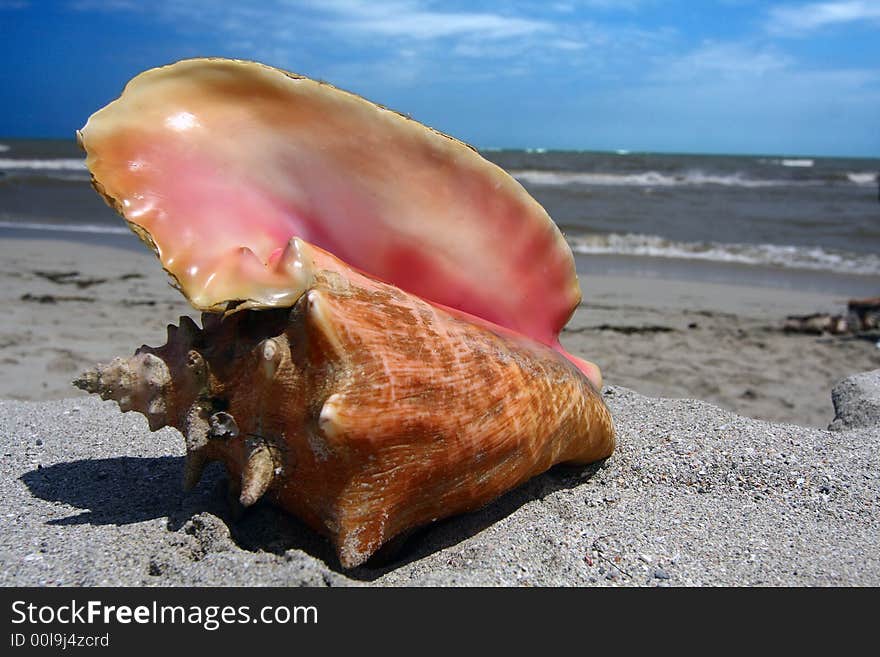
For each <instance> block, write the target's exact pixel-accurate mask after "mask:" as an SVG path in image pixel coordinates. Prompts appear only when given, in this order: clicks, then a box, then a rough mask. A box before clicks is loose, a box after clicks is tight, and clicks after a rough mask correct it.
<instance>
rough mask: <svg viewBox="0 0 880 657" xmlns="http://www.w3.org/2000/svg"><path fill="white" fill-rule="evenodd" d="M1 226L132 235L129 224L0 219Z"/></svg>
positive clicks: (63, 231)
mask: <svg viewBox="0 0 880 657" xmlns="http://www.w3.org/2000/svg"><path fill="white" fill-rule="evenodd" d="M0 228H23V229H27V230H44V231H50V232H61V233H104V234H109V235H131V231H130V230H129V229H128V227H127V226H110V225H106V226H105V225H101V224H52V223H40V222H29V221H0Z"/></svg>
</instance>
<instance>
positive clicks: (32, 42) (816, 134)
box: [0, 0, 880, 157]
mask: <svg viewBox="0 0 880 657" xmlns="http://www.w3.org/2000/svg"><path fill="white" fill-rule="evenodd" d="M0 54H2V57H3V67H2V71H0V136H7V137H9V136H22V137H23V136H45V137H49V136H51V137H66V136H72V134H73V131H74V130H75V129H76V128H79V127H80V126H82V124H83V123H85V120H86V119H87V118H88V116H89V114H91V113H92V112H93V111H95V110H97V109H98V108H99V107H101V106H102V105H104V104H105V103H107V102H108V101H110V100H112V99H113V98H114V97H116V96H117V95H118V94H119V92H120V91H121V89H122V87H123V85H124V84H125V82H126V81H127V80H128V79H129V78H131V77H132V76H134V75H135V74H137V73H138V72H140V71H142V70H144V69H146V68H150V67H153V66H158V65H161V64H165V63H169V62H172V61H175V60H177V59H182V58H186V57H197V56H204V55H212V56H226V57H238V58H245V59H257V60H260V61H263V62H266V63H268V64H272V65H274V66H278V67H281V68H286V69H289V70H292V71H296V72H298V73H302V74H305V75H308V76H311V77H316V78H321V79H325V80H328V81H330V82H332V83H334V84H335V85H337V86H340V87H343V88H346V89H349V90H351V91H355V92H357V93H360V94H362V95H364V96H366V97H368V98H370V99H371V100H374V101H376V102H380V103H382V104H384V105H387V106H389V107H392V108H394V109H396V110H399V111H402V112H405V113H408V114H410V115H412V116H413V117H414V118H416V119H418V120H420V121H422V122H424V123H427V124H429V125H432V126H434V127H436V128H438V129H440V130H443V131H445V132H449V133H451V134H453V135H455V136H457V137H459V138H461V139H464V140H465V141H468V142H470V143H472V144H474V145H475V146H478V147H543V148H566V149H595V150H611V149H630V150H654V151H669V152H714V153H725V152H726V153H785V154H803V155H810V154H812V155H856V156H871V157H878V156H880V0H845V1H827V2H757V1H750V0H714V1H713V0H702V1H696V0H687V1H685V0H681V1H676V0H666V1H664V0H584V1H575V0H571V1H567V0H561V1H553V0H548V1H541V0H514V1H511V2H500V1H497V2H493V1H488V0H486V1H480V0H470V1H459V0H450V1H446V2H440V1H436V2H433V1H429V0H391V1H388V2H381V1H379V0H376V1H370V0H262V1H260V2H248V1H246V0H237V1H226V0H182V1H172V0H155V1H152V2H151V1H149V0H69V1H67V0H54V1H49V0H43V1H40V0H0Z"/></svg>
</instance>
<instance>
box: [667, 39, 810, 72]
mask: <svg viewBox="0 0 880 657" xmlns="http://www.w3.org/2000/svg"><path fill="white" fill-rule="evenodd" d="M792 63H793V60H792V58H791V57H790V56H788V55H786V54H784V53H781V52H779V51H778V50H776V49H775V48H769V47H759V46H756V45H754V44H751V43H740V42H712V41H707V42H705V43H703V44H702V45H700V46H699V47H697V48H696V49H694V50H691V51H689V52H687V53H684V54H682V55H677V56H673V57H669V58H665V59H663V60H662V61H660V62H659V64H660V65H659V66H658V68H657V69H656V71H655V73H654V77H655V78H658V79H664V80H675V81H692V80H700V79H703V78H712V79H717V80H731V79H743V78H761V77H764V76H766V75H767V74H769V73H774V72H778V71H781V70H783V69H787V68H789V67H790V66H791V65H792Z"/></svg>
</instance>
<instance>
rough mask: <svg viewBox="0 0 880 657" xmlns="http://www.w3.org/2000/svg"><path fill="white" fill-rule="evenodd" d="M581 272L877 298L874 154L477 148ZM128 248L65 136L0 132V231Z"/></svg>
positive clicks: (878, 204)
mask: <svg viewBox="0 0 880 657" xmlns="http://www.w3.org/2000/svg"><path fill="white" fill-rule="evenodd" d="M483 155H484V156H485V157H486V158H487V159H489V160H492V161H493V162H495V163H497V164H499V165H500V166H502V167H503V168H505V169H506V170H508V171H509V172H510V173H511V174H512V175H513V176H514V177H515V178H516V179H517V180H519V181H520V182H521V183H522V184H523V186H525V188H526V189H527V190H528V191H529V192H531V193H532V195H533V196H535V197H536V198H537V199H538V201H540V202H541V204H542V205H543V206H544V207H545V208H546V209H547V211H548V212H549V214H550V216H551V217H553V219H554V220H555V221H556V223H557V224H558V225H559V227H560V228H561V229H562V231H563V233H564V234H565V236H566V237H567V239H568V241H569V243H570V244H571V247H572V249H573V251H574V252H575V253H576V254H578V255H579V258H578V267H579V268H580V269H582V270H585V271H587V272H590V271H595V272H606V273H623V274H636V275H649V276H651V275H658V276H673V277H688V276H700V277H701V278H709V279H712V280H715V281H721V282H724V281H726V280H729V279H734V280H730V282H738V281H744V282H747V283H749V284H754V283H757V284H763V285H781V286H797V285H807V286H809V287H813V288H823V287H824V288H826V289H840V290H841V291H848V292H849V293H851V294H852V295H857V294H880V196H878V194H880V192H878V175H880V159H847V158H824V157H803V156H798V157H794V156H785V155H749V156H745V155H736V156H727V155H686V154H683V155H675V154H658V153H636V152H626V151H619V152H613V153H609V152H585V151H543V150H530V151H522V150H489V151H484V152H483ZM15 237H27V238H34V237H52V238H55V239H59V238H60V239H69V240H72V241H88V242H94V243H104V244H113V245H116V246H120V247H124V248H128V247H130V248H141V247H140V244H139V242H138V241H137V239H136V238H135V237H134V236H133V235H131V234H130V232H129V230H128V228H127V227H126V226H125V224H124V223H123V222H122V220H121V219H120V218H119V217H118V216H117V215H116V213H115V212H114V211H112V210H111V209H110V208H108V207H107V206H106V205H105V204H104V202H103V201H102V200H101V199H100V198H99V197H98V195H97V194H96V193H95V192H94V191H93V190H92V189H91V187H90V185H89V175H88V171H87V170H86V168H85V165H84V163H83V155H82V152H81V151H80V150H79V149H78V147H77V146H76V144H75V143H74V142H73V141H72V140H71V141H62V140H12V139H3V138H0V239H12V238H15Z"/></svg>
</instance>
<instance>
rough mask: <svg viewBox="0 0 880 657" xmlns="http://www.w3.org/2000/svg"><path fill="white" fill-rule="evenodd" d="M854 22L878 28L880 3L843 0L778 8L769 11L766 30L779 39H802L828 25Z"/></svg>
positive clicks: (862, 0)
mask: <svg viewBox="0 0 880 657" xmlns="http://www.w3.org/2000/svg"><path fill="white" fill-rule="evenodd" d="M856 22H862V23H865V22H867V23H870V24H873V25H880V2H878V1H877V0H873V1H872V0H847V1H845V2H813V3H809V4H805V5H782V6H779V7H774V8H773V9H771V10H770V12H769V14H768V19H767V24H766V28H767V31H768V32H770V33H771V34H775V35H779V36H802V35H805V34H808V33H810V32H814V31H815V30H820V29H822V28H825V27H829V26H832V25H842V24H846V23H856Z"/></svg>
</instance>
